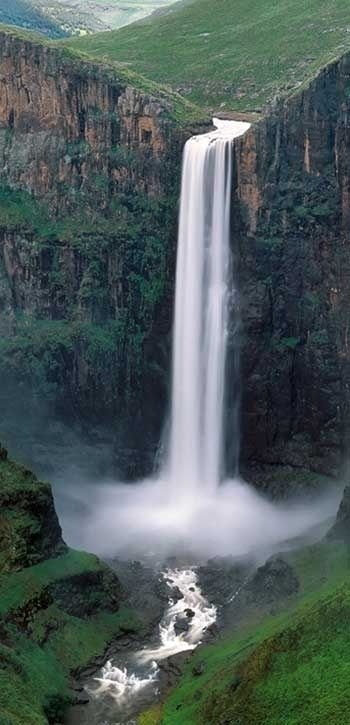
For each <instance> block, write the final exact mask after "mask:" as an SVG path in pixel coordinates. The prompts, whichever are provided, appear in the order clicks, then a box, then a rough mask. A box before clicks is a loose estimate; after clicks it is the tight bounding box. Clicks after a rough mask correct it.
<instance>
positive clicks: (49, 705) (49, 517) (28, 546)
mask: <svg viewBox="0 0 350 725" xmlns="http://www.w3.org/2000/svg"><path fill="white" fill-rule="evenodd" d="M32 560H34V561H38V563H35V564H33V565H31V563H32ZM0 565H1V566H0V641H1V644H0V723H1V725H2V723H3V722H4V723H5V722H6V723H10V724H11V725H23V723H26V725H44V724H45V723H47V722H50V723H57V722H62V719H63V715H64V712H65V710H66V708H67V705H68V704H69V703H70V701H71V694H70V692H69V675H70V673H71V672H73V671H76V670H77V669H79V668H81V667H83V666H85V665H87V664H88V663H89V662H90V661H91V660H92V659H93V658H95V657H96V656H100V655H101V654H103V652H104V651H105V649H106V646H107V645H108V643H109V642H110V641H111V640H112V639H113V638H115V637H116V636H119V635H120V634H122V633H124V632H135V631H136V630H137V629H138V628H139V624H138V621H137V620H136V617H135V615H134V613H133V612H132V611H131V610H129V609H128V608H127V607H125V606H121V600H122V592H121V588H120V585H119V581H118V579H117V578H116V576H115V575H114V573H113V572H112V571H111V570H110V569H109V568H108V567H107V566H106V565H105V564H103V563H102V562H100V561H99V559H98V558H97V557H96V556H94V555H92V554H87V553H85V552H80V551H73V550H69V549H67V547H66V546H65V545H64V543H63V542H62V539H61V530H60V528H59V525H58V521H57V517H56V513H55V510H54V507H53V500H52V494H51V489H50V486H49V485H48V484H42V483H40V482H39V481H37V479H36V478H35V476H33V475H32V474H31V473H30V471H27V470H26V469H25V468H23V467H21V466H18V465H16V464H15V463H13V462H11V461H8V460H7V456H6V451H5V450H4V449H3V448H1V447H0ZM2 718H3V719H2Z"/></svg>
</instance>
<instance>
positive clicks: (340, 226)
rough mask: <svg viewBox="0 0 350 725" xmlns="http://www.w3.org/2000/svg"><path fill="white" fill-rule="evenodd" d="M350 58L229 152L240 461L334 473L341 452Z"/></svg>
mask: <svg viewBox="0 0 350 725" xmlns="http://www.w3.org/2000/svg"><path fill="white" fill-rule="evenodd" d="M349 114H350V58H349V56H344V57H343V58H342V59H341V60H340V61H338V62H335V63H333V64H332V65H330V66H329V67H327V68H326V69H324V70H323V71H321V73H320V74H319V76H318V77H317V78H316V79H315V80H314V81H313V82H312V83H311V85H310V86H309V87H308V88H306V89H305V90H302V91H300V92H298V93H297V94H296V95H295V96H294V97H292V98H290V99H288V100H287V101H285V102H284V103H280V104H278V105H277V106H276V108H275V109H273V110H272V111H271V113H270V114H269V116H268V117H267V118H266V119H265V120H263V121H261V122H260V123H259V124H257V125H256V126H255V127H254V128H252V129H251V130H250V131H249V133H248V134H247V135H246V136H245V137H244V138H242V139H240V140H238V142H237V143H236V145H235V169H236V174H235V190H234V195H235V196H234V215H233V237H232V238H233V245H234V246H235V247H236V250H238V259H239V262H238V265H239V274H238V276H239V280H240V286H241V305H242V310H241V313H242V377H243V398H242V424H243V430H242V442H243V445H242V462H243V463H244V464H249V465H250V466H251V464H252V462H254V463H256V464H272V465H273V466H278V465H279V464H282V465H285V464H287V465H290V466H292V467H295V468H309V469H311V470H314V471H319V472H323V473H327V474H329V473H338V472H339V471H340V468H341V464H342V462H343V461H344V459H345V458H346V456H347V454H348V451H349V430H350V418H349V403H350V389H349V385H350V366H349V362H350V350H349V320H350V206H349V202H350V174H349V171H350V166H349V159H350V156H349V148H350V146H349V143H350V126H349V118H350V115H349Z"/></svg>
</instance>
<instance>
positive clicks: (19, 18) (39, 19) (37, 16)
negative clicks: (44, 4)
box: [0, 0, 65, 38]
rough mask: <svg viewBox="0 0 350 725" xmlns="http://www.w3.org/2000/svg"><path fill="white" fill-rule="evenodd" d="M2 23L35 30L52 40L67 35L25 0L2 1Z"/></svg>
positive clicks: (0, 13) (0, 2)
mask: <svg viewBox="0 0 350 725" xmlns="http://www.w3.org/2000/svg"><path fill="white" fill-rule="evenodd" d="M0 23H6V24H7V25H17V26H18V27H20V28H26V29H27V30H35V31H36V32H38V33H43V34H45V35H48V36H49V37H50V38H60V37H63V36H64V35H65V32H64V31H63V30H62V28H60V27H59V25H57V24H56V22H55V21H54V20H52V19H51V18H49V17H46V16H45V15H44V14H43V13H42V12H41V11H40V10H39V9H37V8H35V7H33V6H32V5H31V4H30V2H25V0H0Z"/></svg>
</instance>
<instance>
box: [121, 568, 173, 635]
mask: <svg viewBox="0 0 350 725" xmlns="http://www.w3.org/2000/svg"><path fill="white" fill-rule="evenodd" d="M108 563H109V565H110V566H111V567H112V569H113V570H114V571H115V572H116V574H117V577H118V579H119V581H120V582H121V584H122V587H123V589H124V590H125V592H126V593H127V597H128V602H129V603H130V606H131V607H132V609H134V610H135V612H137V615H138V617H139V618H140V620H141V621H142V623H143V626H144V628H145V630H151V629H152V628H153V627H155V626H156V625H157V624H159V622H160V620H161V618H162V616H163V614H164V612H165V610H166V608H167V607H168V604H169V598H172V599H174V600H176V599H181V597H182V595H181V592H180V591H179V590H176V589H174V588H171V587H170V586H169V584H167V581H166V579H164V577H163V576H162V574H161V571H160V570H159V569H158V568H154V567H153V566H151V565H150V566H148V565H147V564H144V563H142V562H140V561H123V560H121V559H113V560H111V561H109V562H108Z"/></svg>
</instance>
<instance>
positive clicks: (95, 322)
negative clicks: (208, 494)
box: [0, 33, 350, 480]
mask: <svg viewBox="0 0 350 725" xmlns="http://www.w3.org/2000/svg"><path fill="white" fill-rule="evenodd" d="M349 73H350V60H349V57H348V56H345V57H344V58H343V59H342V60H340V61H338V62H336V63H333V64H332V65H330V66H329V67H328V68H327V69H325V70H324V71H322V72H321V73H320V75H319V76H318V77H317V78H316V79H315V80H314V81H313V82H312V83H311V85H310V87H308V88H306V89H305V90H302V91H300V93H299V94H298V95H295V96H294V97H293V98H290V99H289V100H287V101H286V102H285V103H283V104H276V107H275V108H273V109H271V112H270V114H269V116H268V117H267V118H265V119H264V120H262V121H261V122H259V123H258V124H256V125H255V126H254V127H252V128H251V130H250V131H249V132H248V133H247V134H246V135H245V136H244V137H242V138H240V139H236V141H235V144H234V183H233V208H232V248H233V251H234V253H235V259H236V272H237V278H238V279H239V287H240V301H241V302H240V315H241V332H242V334H241V336H240V337H241V353H242V354H241V378H242V385H241V391H242V396H241V397H242V399H241V408H242V431H241V439H242V440H241V443H242V445H241V450H242V467H243V468H244V469H245V470H246V469H248V471H249V470H251V469H252V468H253V469H254V470H255V471H257V472H258V473H257V480H259V475H260V474H259V472H260V469H261V470H264V467H266V466H269V467H270V468H271V467H273V469H274V470H276V467H277V466H289V469H292V471H293V470H300V469H301V470H303V471H310V470H311V471H313V472H316V473H318V474H319V473H324V474H327V475H328V474H335V473H337V472H338V470H339V468H340V465H341V462H342V460H343V457H344V452H345V451H346V449H347V444H348V439H349V431H350V419H349V410H350V406H349V400H350V397H349V396H350V394H349V389H350V387H349V386H350V377H349V375H350V373H349V370H350V367H349V349H348V348H349V346H348V336H349V335H348V320H349V313H350V309H349V308H350V301H349V300H350V297H349V294H348V280H349V275H350V253H349V234H350V211H349V208H350V207H349V203H350V169H349V162H348V145H349V141H350V138H349V127H348V114H349V111H350V106H349V104H350V101H349V93H348V87H349ZM14 78H15V79H16V80H15V81H14ZM0 83H1V88H2V92H1V94H0V160H1V161H0V181H2V186H1V185H0V202H1V203H0V209H1V210H2V215H1V223H0V330H1V332H2V343H1V346H0V374H1V379H2V380H3V381H5V384H4V385H2V386H0V403H1V408H2V410H4V411H7V412H6V415H7V419H9V417H10V416H11V414H12V417H14V418H16V420H18V419H20V418H21V417H22V416H23V406H24V409H25V410H26V411H28V410H31V411H32V412H33V415H34V417H36V418H37V417H38V415H39V409H40V405H42V401H43V400H45V402H46V404H47V405H48V408H49V417H51V418H52V416H53V415H54V414H56V415H58V416H62V417H64V418H68V419H69V420H78V421H88V426H91V424H93V422H96V423H97V424H98V425H101V422H103V423H104V424H105V425H106V426H109V427H110V428H111V429H113V431H114V432H115V436H116V447H117V452H118V467H119V473H120V474H122V475H125V474H126V475H128V476H131V477H132V476H141V475H145V474H146V473H147V472H149V471H150V470H151V468H152V465H153V461H154V454H155V451H156V448H157V445H158V442H159V440H160V435H161V430H162V425H163V422H164V418H165V413H166V410H167V405H168V402H169V373H170V332H171V324H172V308H173V289H174V269H175V248H176V216H177V198H178V191H179V176H180V167H181V149H182V146H183V143H184V140H185V139H186V137H187V136H189V135H191V133H192V132H193V129H191V128H187V129H185V130H184V129H183V128H182V127H180V126H179V124H178V123H177V122H176V121H174V114H173V113H172V107H171V102H170V101H169V99H168V98H165V97H162V96H161V94H160V95H159V98H160V99H161V100H159V99H158V100H157V98H156V95H157V94H156V91H154V93H155V95H151V94H150V93H149V92H147V93H146V92H140V91H136V90H135V89H133V88H131V87H130V86H129V85H128V83H127V82H126V81H122V80H120V79H119V80H118V79H117V78H116V76H115V72H114V71H112V70H111V69H108V68H104V67H102V66H94V65H91V64H88V63H84V62H82V61H80V60H79V59H77V58H75V57H74V56H71V57H70V56H69V55H66V54H65V53H64V52H63V51H60V50H58V49H54V48H52V47H44V46H42V45H40V44H38V43H35V42H29V41H25V40H23V39H18V38H17V37H16V36H11V35H7V34H4V33H1V34H0ZM234 327H235V324H232V336H231V344H233V342H234V341H236V339H237V336H236V335H235V334H234ZM229 371H230V364H228V378H229V379H228V391H229V395H228V409H227V417H228V423H229V422H230V417H231V413H232V411H233V408H234V402H233V400H234V397H235V393H236V391H235V390H234V385H233V382H232V381H231V380H230V373H229ZM19 384H20V385H21V395H20V400H19V396H18V385H19ZM19 403H20V405H19ZM21 405H22V408H21ZM21 411H22V412H21ZM227 430H228V435H227V441H226V448H227V461H228V466H227V467H228V472H230V459H231V457H232V458H233V454H234V451H233V448H234V446H232V440H231V438H230V436H231V430H232V428H231V427H230V425H229V424H228V426H227ZM258 474H259V475H258Z"/></svg>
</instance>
